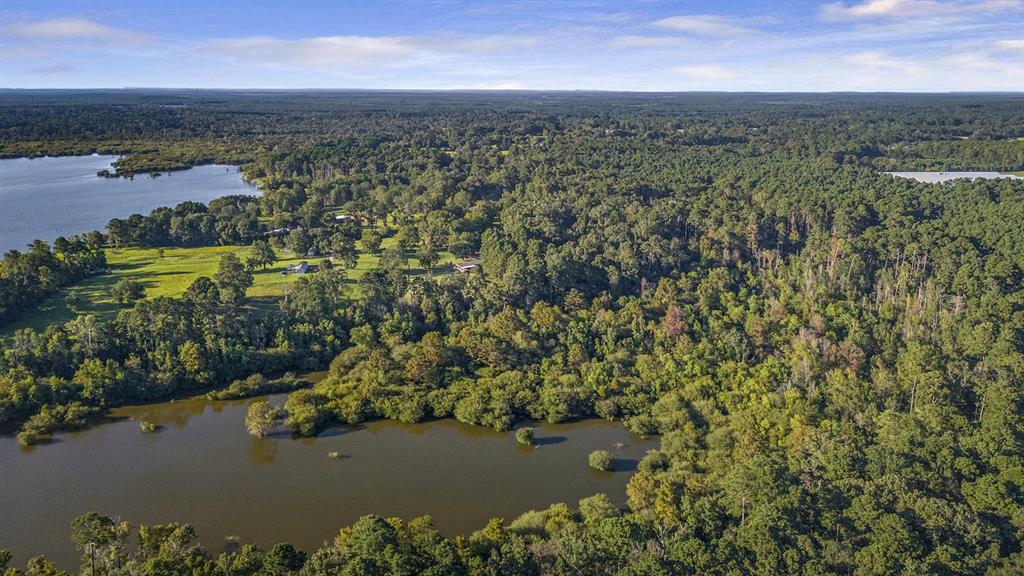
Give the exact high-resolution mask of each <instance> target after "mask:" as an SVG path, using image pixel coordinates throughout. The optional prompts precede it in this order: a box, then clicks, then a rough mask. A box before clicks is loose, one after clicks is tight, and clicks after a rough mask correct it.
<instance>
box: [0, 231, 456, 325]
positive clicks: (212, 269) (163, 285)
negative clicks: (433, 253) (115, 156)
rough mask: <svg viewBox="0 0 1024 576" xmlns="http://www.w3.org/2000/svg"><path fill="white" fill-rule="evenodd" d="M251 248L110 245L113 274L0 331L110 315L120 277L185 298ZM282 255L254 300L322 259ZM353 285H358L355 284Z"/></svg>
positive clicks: (276, 293) (360, 270) (259, 279)
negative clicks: (73, 298) (301, 265)
mask: <svg viewBox="0 0 1024 576" xmlns="http://www.w3.org/2000/svg"><path fill="white" fill-rule="evenodd" d="M393 243H394V239H393V238H388V239H387V240H385V242H384V245H385V246H390V245H391V244H393ZM248 252H249V247H248V246H207V247H200V248H164V249H163V253H162V254H161V250H159V249H157V248H121V249H116V250H115V249H108V250H107V262H108V263H109V272H108V273H106V274H102V275H100V276H96V277H93V278H89V279H87V280H84V281H83V282H80V283H78V284H76V285H74V286H71V287H68V288H64V289H62V290H60V291H59V292H57V293H55V294H53V295H52V296H50V297H49V298H47V299H46V300H44V301H43V302H42V303H41V304H40V305H39V306H38V307H37V308H36V309H35V310H33V311H31V312H28V313H26V314H25V315H24V316H23V317H22V318H19V319H18V320H16V321H14V322H12V323H11V324H8V325H7V326H4V327H3V328H2V329H0V337H9V336H12V335H13V334H14V332H15V331H16V330H18V329H21V328H35V329H36V330H43V329H45V328H46V327H47V326H48V325H50V324H55V323H64V322H67V321H69V320H71V319H73V318H74V317H75V316H76V315H78V314H95V315H97V316H99V317H101V318H104V319H109V318H112V317H113V316H115V315H116V314H117V311H118V310H120V309H122V308H124V307H125V306H123V305H119V304H117V303H115V302H114V300H113V298H111V296H110V288H111V287H112V286H113V285H114V284H115V283H116V282H117V281H119V280H122V279H126V278H127V279H131V280H135V281H137V282H141V283H142V285H143V286H145V288H146V297H155V296H170V297H175V296H180V295H181V294H183V293H184V292H185V290H186V289H187V288H188V287H189V285H191V284H192V282H193V281H195V279H196V278H198V277H200V276H207V277H210V278H212V277H213V276H214V275H215V274H216V272H217V266H218V264H219V262H220V259H221V257H222V256H223V255H224V254H229V253H234V254H237V255H238V257H239V258H241V259H242V260H243V261H244V260H245V259H246V257H247V256H248ZM277 256H278V258H280V260H278V261H277V262H275V263H274V265H273V266H270V267H268V268H267V269H266V270H259V269H257V270H255V271H253V285H252V287H251V288H249V290H248V292H247V294H248V296H250V297H253V298H261V299H264V300H270V299H276V298H280V297H282V296H284V294H285V292H286V289H287V286H288V285H289V284H291V283H293V282H295V281H296V280H297V279H298V278H299V277H298V276H291V275H289V276H283V275H282V274H281V272H282V271H283V270H284V269H285V268H286V267H287V266H288V265H289V264H296V263H298V262H302V261H303V260H306V261H308V262H309V263H310V264H314V263H317V262H319V261H320V258H296V257H294V255H293V254H291V253H289V252H285V251H283V250H278V251H277ZM453 260H454V258H453V257H452V256H451V255H450V254H448V253H442V254H441V260H440V262H439V264H438V266H437V267H436V268H435V269H434V272H435V274H436V273H444V272H445V271H446V269H447V266H446V265H447V264H448V263H450V262H452V261H453ZM379 261H380V257H379V256H375V255H373V254H369V253H360V255H359V261H358V263H357V264H356V267H355V268H354V269H352V270H349V271H348V281H349V282H350V283H351V284H353V285H354V284H356V283H357V282H358V281H359V278H361V277H362V276H363V274H365V273H366V271H367V270H370V269H372V268H374V267H376V266H377V264H378V262H379ZM409 264H410V266H412V268H410V270H409V273H410V274H412V275H418V274H424V273H425V272H426V271H425V270H423V269H422V268H421V267H419V266H420V265H419V262H418V261H417V260H416V259H415V258H413V259H411V260H410V261H409ZM353 287H354V286H353ZM71 290H74V291H76V292H78V293H79V294H81V295H82V299H81V300H82V302H81V304H79V305H77V306H75V307H74V308H72V307H71V306H69V305H68V303H67V295H68V292H69V291H71Z"/></svg>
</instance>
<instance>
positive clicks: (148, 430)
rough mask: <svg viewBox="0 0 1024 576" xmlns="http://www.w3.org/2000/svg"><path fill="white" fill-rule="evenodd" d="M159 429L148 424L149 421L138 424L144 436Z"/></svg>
mask: <svg viewBox="0 0 1024 576" xmlns="http://www.w3.org/2000/svg"><path fill="white" fill-rule="evenodd" d="M159 429H160V426H158V425H156V424H154V423H152V422H150V421H149V420H143V421H141V422H139V430H142V432H143V433H144V434H152V433H154V432H156V431H157V430H159Z"/></svg>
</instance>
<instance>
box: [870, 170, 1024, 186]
mask: <svg viewBox="0 0 1024 576" xmlns="http://www.w3.org/2000/svg"><path fill="white" fill-rule="evenodd" d="M886 174H889V175H890V176H896V177H897V178H910V179H912V180H917V181H918V182H924V183H926V184H938V183H941V182H949V181H950V180H957V179H960V178H966V179H968V180H976V179H978V178H1010V179H1012V180H1024V178H1022V177H1020V176H1015V175H1013V174H1003V173H1001V172H886Z"/></svg>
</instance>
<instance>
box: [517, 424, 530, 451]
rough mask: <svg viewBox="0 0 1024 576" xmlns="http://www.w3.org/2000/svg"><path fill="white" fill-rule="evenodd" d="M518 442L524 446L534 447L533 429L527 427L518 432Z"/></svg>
mask: <svg viewBox="0 0 1024 576" xmlns="http://www.w3.org/2000/svg"><path fill="white" fill-rule="evenodd" d="M516 442H519V443H520V444H522V445H524V446H533V428H530V427H525V428H520V429H519V430H516Z"/></svg>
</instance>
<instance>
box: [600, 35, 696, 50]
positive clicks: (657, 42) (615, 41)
mask: <svg viewBox="0 0 1024 576" xmlns="http://www.w3.org/2000/svg"><path fill="white" fill-rule="evenodd" d="M692 44H693V42H692V41H691V40H689V39H688V38H680V37H678V36H642V35H625V36H616V37H615V38H612V45H613V46H619V47H622V48H680V47H683V46H689V45H692Z"/></svg>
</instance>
